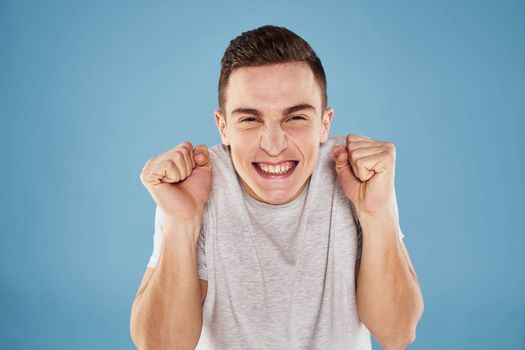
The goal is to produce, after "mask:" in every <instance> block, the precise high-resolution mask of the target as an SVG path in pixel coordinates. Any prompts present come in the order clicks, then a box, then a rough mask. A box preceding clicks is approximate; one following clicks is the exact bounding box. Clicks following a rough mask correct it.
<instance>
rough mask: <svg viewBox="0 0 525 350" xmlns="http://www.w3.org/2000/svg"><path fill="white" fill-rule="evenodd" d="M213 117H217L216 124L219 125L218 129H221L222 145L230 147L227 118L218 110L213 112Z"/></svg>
mask: <svg viewBox="0 0 525 350" xmlns="http://www.w3.org/2000/svg"><path fill="white" fill-rule="evenodd" d="M213 115H214V116H215V123H216V124H217V128H218V129H219V135H220V136H221V141H222V144H223V145H225V146H228V145H229V144H230V142H229V141H228V128H227V127H226V116H223V115H222V114H221V112H220V111H219V110H218V109H216V110H215V111H214V112H213Z"/></svg>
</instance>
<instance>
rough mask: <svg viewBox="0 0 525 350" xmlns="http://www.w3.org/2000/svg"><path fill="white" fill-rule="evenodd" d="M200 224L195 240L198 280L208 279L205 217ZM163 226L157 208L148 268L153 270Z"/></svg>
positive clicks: (159, 249)
mask: <svg viewBox="0 0 525 350" xmlns="http://www.w3.org/2000/svg"><path fill="white" fill-rule="evenodd" d="M203 217H204V219H203V222H202V224H201V230H200V233H199V238H198V240H197V272H198V276H199V278H200V279H203V280H207V279H208V271H207V268H206V254H205V232H206V229H207V220H206V219H205V218H206V215H203ZM163 226H164V214H163V212H162V210H161V209H160V208H159V207H158V206H157V207H156V209H155V231H154V233H153V253H152V254H151V256H150V258H149V261H148V265H147V266H148V267H151V268H155V267H156V266H157V263H158V261H159V258H160V254H161V252H162V228H163Z"/></svg>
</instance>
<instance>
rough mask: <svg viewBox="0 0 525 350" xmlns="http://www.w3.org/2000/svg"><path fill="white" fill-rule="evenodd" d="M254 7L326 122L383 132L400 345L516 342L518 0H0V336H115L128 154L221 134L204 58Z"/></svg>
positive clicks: (142, 241)
mask: <svg viewBox="0 0 525 350" xmlns="http://www.w3.org/2000/svg"><path fill="white" fill-rule="evenodd" d="M265 24H274V25H279V26H285V27H287V28H289V29H291V30H293V31H295V32H296V33H297V34H299V35H300V36H302V37H303V38H304V39H305V40H307V41H308V42H309V43H310V44H311V45H312V47H313V48H314V50H315V51H316V52H317V54H318V55H319V57H320V59H321V61H322V63H323V64H324V67H325V70H326V74H327V80H328V104H329V106H332V107H333V108H334V110H335V116H334V122H333V124H332V129H331V133H332V134H348V133H356V134H363V135H366V136H369V137H372V138H377V139H380V140H387V141H391V142H393V143H394V144H395V145H396V146H397V167H396V190H397V195H398V203H399V213H400V223H401V228H402V230H403V233H404V234H405V235H406V238H405V244H406V245H407V247H408V250H409V253H410V255H411V258H412V261H413V263H414V266H415V268H416V272H417V274H418V276H419V279H420V283H421V286H422V290H423V294H424V297H425V312H424V315H423V318H422V319H421V321H420V323H419V325H418V328H417V339H416V342H415V343H414V345H412V347H411V348H413V349H425V350H430V349H524V348H525V298H524V296H525V273H524V272H523V269H524V267H525V253H524V251H523V250H524V249H525V248H524V247H525V232H524V229H523V227H524V225H523V217H524V213H523V211H524V209H525V208H524V205H523V200H524V196H525V190H524V176H525V175H524V169H525V167H524V164H523V163H524V161H525V157H524V156H523V151H525V147H524V146H525V144H524V143H525V142H524V139H525V137H523V133H524V132H525V130H524V121H523V119H524V117H525V113H524V112H525V74H524V62H525V4H524V3H523V1H497V0H494V1H474V0H473V1H397V2H393V1H367V2H357V1H351V2H346V1H345V2H343V1H341V2H333V1H332V2H330V1H323V2H321V1H318V2H313V1H295V2H294V1H287V2H284V1H258V2H248V1H237V2H226V1H220V2H219V1H195V2H191V3H190V2H165V1H89V2H71V1H63V2H57V1H7V2H6V1H2V2H1V3H0V43H1V45H0V94H1V101H0V114H1V127H0V142H1V148H0V149H1V152H2V154H1V162H2V168H1V172H0V176H1V192H0V205H1V215H2V217H1V220H0V225H1V227H0V348H2V349H77V350H81V349H131V348H133V344H132V342H131V339H130V336H129V316H130V307H131V303H132V301H133V298H134V296H135V293H136V292H137V289H138V286H139V282H140V280H141V278H142V274H143V273H144V271H145V269H146V264H147V261H148V259H149V256H150V254H151V252H152V247H153V228H154V226H153V223H154V209H155V205H154V202H153V200H152V199H151V198H150V196H149V194H148V192H147V191H146V190H145V188H144V187H143V186H142V184H141V182H140V179H139V175H140V172H141V170H142V167H143V166H144V164H145V162H146V161H147V160H148V159H149V158H151V157H153V156H156V155H158V154H160V153H162V152H164V151H166V150H167V149H169V148H171V147H174V146H175V145H177V144H179V143H181V142H182V141H184V140H190V141H191V142H193V143H194V145H196V144H198V143H205V144H207V145H208V146H213V145H215V144H217V143H219V142H220V139H219V136H218V132H217V129H216V126H215V123H214V121H213V110H214V109H215V108H216V107H217V81H218V77H219V69H220V59H221V57H222V54H223V53H224V50H225V49H226V47H227V45H228V43H229V41H230V40H232V39H233V38H234V37H235V36H237V35H239V34H240V33H241V32H243V31H247V30H250V29H254V28H256V27H259V26H262V25H265ZM374 348H376V349H379V346H378V345H377V343H374Z"/></svg>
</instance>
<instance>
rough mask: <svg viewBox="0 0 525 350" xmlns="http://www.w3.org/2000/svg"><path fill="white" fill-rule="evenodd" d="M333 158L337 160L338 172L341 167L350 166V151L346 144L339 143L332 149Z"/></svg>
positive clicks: (336, 169) (336, 167) (336, 168)
mask: <svg viewBox="0 0 525 350" xmlns="http://www.w3.org/2000/svg"><path fill="white" fill-rule="evenodd" d="M332 158H333V159H334V160H335V171H336V173H337V174H339V172H340V171H341V169H343V168H345V167H347V166H349V165H350V164H349V163H348V151H347V150H346V148H345V147H344V146H341V145H337V146H335V147H334V148H333V149H332Z"/></svg>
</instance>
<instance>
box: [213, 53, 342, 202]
mask: <svg viewBox="0 0 525 350" xmlns="http://www.w3.org/2000/svg"><path fill="white" fill-rule="evenodd" d="M226 96H227V102H226V114H227V115H223V114H221V113H220V111H219V110H217V111H215V121H216V123H217V127H218V129H219V133H220V135H221V139H222V142H223V144H225V145H230V148H231V154H232V160H233V165H234V167H235V170H236V171H237V173H238V174H239V176H240V180H241V184H242V186H243V188H244V189H245V190H246V191H247V192H248V193H249V194H250V195H251V196H252V197H254V198H255V199H257V200H259V201H262V202H265V203H269V204H284V203H287V202H289V201H291V200H293V199H294V198H296V197H297V196H298V195H299V194H300V193H301V192H302V191H303V189H304V187H305V186H306V183H307V180H308V178H309V177H310V175H311V174H312V172H313V170H314V167H315V164H316V162H317V158H318V155H319V145H320V144H321V143H323V142H325V141H326V140H327V138H328V130H329V128H330V123H331V121H332V117H333V110H332V108H326V109H325V110H323V111H321V109H322V100H321V94H320V87H319V85H318V84H317V82H316V81H315V79H314V75H313V73H312V71H311V69H310V68H309V67H308V65H307V64H306V63H286V64H278V65H270V66H262V67H243V68H240V69H237V70H235V71H234V72H233V73H232V74H231V75H230V80H229V84H228V88H227V92H226ZM300 104H307V105H310V106H312V107H313V108H312V109H309V108H305V109H301V110H298V111H295V112H293V113H285V109H286V108H289V107H292V106H297V105H300ZM239 108H249V109H255V110H257V111H258V112H257V113H247V112H245V113H232V112H233V111H235V110H237V109H239ZM284 160H297V161H299V163H298V165H297V168H296V169H295V171H294V174H292V176H291V177H290V178H288V179H286V180H284V181H281V180H279V181H275V180H268V179H264V178H262V177H261V176H260V175H258V174H257V172H256V171H255V169H254V167H253V165H252V162H262V163H275V162H281V161H284Z"/></svg>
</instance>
